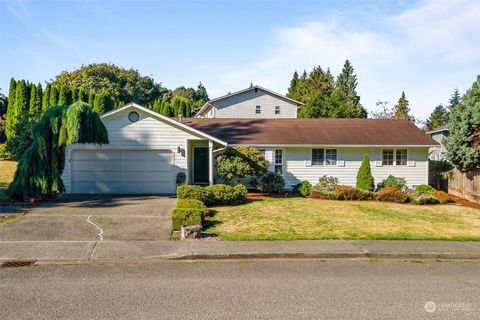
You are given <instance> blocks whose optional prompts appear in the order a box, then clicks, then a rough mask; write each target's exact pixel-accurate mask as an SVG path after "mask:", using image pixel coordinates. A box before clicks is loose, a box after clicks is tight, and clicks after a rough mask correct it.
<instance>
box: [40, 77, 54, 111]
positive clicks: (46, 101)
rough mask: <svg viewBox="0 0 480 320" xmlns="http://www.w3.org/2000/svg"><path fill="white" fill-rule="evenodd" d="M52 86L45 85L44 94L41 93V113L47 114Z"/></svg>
mask: <svg viewBox="0 0 480 320" xmlns="http://www.w3.org/2000/svg"><path fill="white" fill-rule="evenodd" d="M51 88H52V85H51V84H50V83H48V84H47V86H46V87H45V92H44V93H43V97H42V112H43V113H45V112H47V110H48V108H49V107H50V90H51Z"/></svg>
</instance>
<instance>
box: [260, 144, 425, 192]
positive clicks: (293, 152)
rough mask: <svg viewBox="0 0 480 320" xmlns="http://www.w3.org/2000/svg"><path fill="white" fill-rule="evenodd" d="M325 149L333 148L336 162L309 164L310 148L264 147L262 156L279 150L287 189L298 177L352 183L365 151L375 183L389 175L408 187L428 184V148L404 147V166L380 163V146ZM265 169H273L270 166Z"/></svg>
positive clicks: (351, 184) (313, 181) (272, 154)
mask: <svg viewBox="0 0 480 320" xmlns="http://www.w3.org/2000/svg"><path fill="white" fill-rule="evenodd" d="M326 148H328V149H337V165H333V166H326V165H323V166H311V165H310V163H311V162H310V161H311V153H312V148H305V147H302V148H292V147H288V148H273V147H271V148H265V149H266V150H267V151H266V158H267V160H268V161H269V162H270V163H272V162H273V160H274V159H273V156H274V150H275V149H282V150H283V157H284V164H283V165H284V167H283V176H284V178H285V180H286V181H285V188H286V189H291V188H292V186H293V185H295V184H297V183H298V182H300V181H302V180H307V181H309V182H310V183H312V184H316V183H318V178H320V177H321V176H323V175H328V176H334V177H337V178H338V179H339V183H340V184H343V185H349V186H355V184H356V178H357V173H358V169H359V168H360V164H361V163H362V160H363V156H364V155H365V154H368V157H369V159H370V166H371V168H372V174H373V177H374V179H375V184H378V183H381V182H382V181H383V180H384V179H386V178H387V177H388V176H389V175H393V176H396V177H401V178H405V179H406V181H407V185H408V186H414V185H419V184H427V183H428V153H427V152H428V148H407V149H408V165H406V166H382V165H381V160H382V150H383V149H384V148H345V147H343V148H340V147H339V148H335V147H326ZM385 149H391V148H385ZM399 149H401V148H399ZM403 149H405V148H403ZM269 170H271V171H273V166H272V165H271V166H270V168H269Z"/></svg>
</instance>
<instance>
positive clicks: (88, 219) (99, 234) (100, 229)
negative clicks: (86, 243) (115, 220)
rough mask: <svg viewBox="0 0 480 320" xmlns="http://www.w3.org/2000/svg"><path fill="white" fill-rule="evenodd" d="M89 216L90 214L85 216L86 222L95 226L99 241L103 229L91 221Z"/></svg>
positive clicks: (101, 237) (101, 239)
mask: <svg viewBox="0 0 480 320" xmlns="http://www.w3.org/2000/svg"><path fill="white" fill-rule="evenodd" d="M90 217H91V216H88V218H87V222H88V223H90V224H91V225H93V226H95V228H97V229H98V230H99V231H100V232H99V233H98V238H99V239H100V241H103V230H102V228H100V227H99V226H97V225H96V224H95V223H93V222H92V221H90Z"/></svg>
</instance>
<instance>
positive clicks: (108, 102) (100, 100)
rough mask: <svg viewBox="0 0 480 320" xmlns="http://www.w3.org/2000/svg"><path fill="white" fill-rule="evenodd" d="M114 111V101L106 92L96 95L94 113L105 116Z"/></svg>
mask: <svg viewBox="0 0 480 320" xmlns="http://www.w3.org/2000/svg"><path fill="white" fill-rule="evenodd" d="M112 109H113V101H112V99H111V98H110V96H109V95H108V94H107V93H106V92H100V93H97V94H96V95H95V99H94V100H93V111H95V112H96V113H98V114H100V115H101V114H103V113H105V112H108V111H110V110H112Z"/></svg>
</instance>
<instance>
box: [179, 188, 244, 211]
mask: <svg viewBox="0 0 480 320" xmlns="http://www.w3.org/2000/svg"><path fill="white" fill-rule="evenodd" d="M177 198H179V199H194V200H199V201H202V202H203V203H205V205H207V206H208V205H217V204H222V205H232V204H238V203H242V202H244V201H245V200H246V199H247V187H245V186H244V185H242V184H237V185H236V186H235V187H232V186H229V185H226V184H215V185H213V186H208V187H201V186H193V185H186V186H180V187H177Z"/></svg>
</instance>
